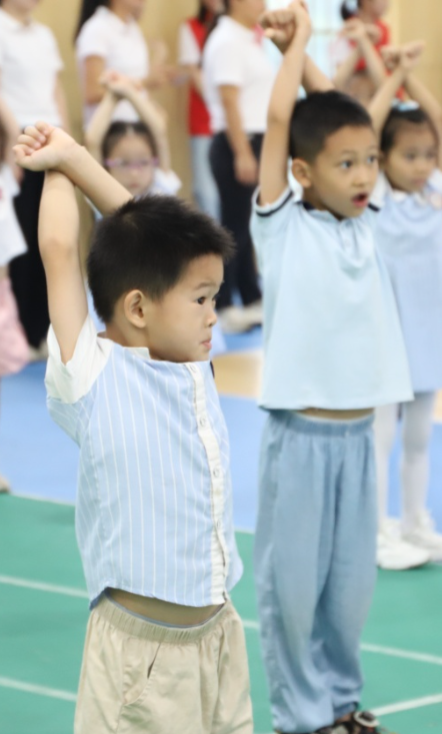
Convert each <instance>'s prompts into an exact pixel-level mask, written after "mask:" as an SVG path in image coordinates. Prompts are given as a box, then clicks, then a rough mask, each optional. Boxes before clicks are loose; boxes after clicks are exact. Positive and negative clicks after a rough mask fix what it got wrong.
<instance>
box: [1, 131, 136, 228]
mask: <svg viewBox="0 0 442 734" xmlns="http://www.w3.org/2000/svg"><path fill="white" fill-rule="evenodd" d="M18 143H19V144H18V145H16V146H15V148H14V151H15V154H16V161H17V163H18V164H19V165H20V166H22V167H23V168H29V169H31V170H33V171H46V170H57V171H60V172H61V173H64V174H65V175H66V176H67V177H68V178H69V179H70V180H71V181H72V183H74V184H75V185H76V186H78V188H79V189H80V190H81V191H82V192H83V193H84V195H85V196H87V197H88V199H90V200H91V201H92V203H93V204H94V206H96V208H97V209H98V210H99V211H100V212H102V214H110V213H111V212H113V211H115V209H118V207H120V206H122V205H123V204H125V203H126V202H127V201H129V199H131V198H132V196H131V195H130V193H129V192H128V191H127V189H125V188H124V186H122V185H121V184H119V183H118V181H116V179H114V178H113V177H112V176H110V175H109V174H108V173H107V171H105V170H104V168H103V167H102V166H100V164H99V163H98V162H97V161H96V160H94V158H92V156H91V154H90V153H88V152H87V150H86V148H83V147H82V146H81V145H78V143H76V142H75V140H74V139H73V138H71V136H70V135H68V134H67V133H65V132H64V131H63V130H60V128H54V127H53V126H52V125H49V124H48V123H47V122H37V123H36V124H35V126H30V127H27V128H26V129H25V132H24V133H23V134H22V135H20V136H19V138H18Z"/></svg>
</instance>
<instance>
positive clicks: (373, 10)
mask: <svg viewBox="0 0 442 734" xmlns="http://www.w3.org/2000/svg"><path fill="white" fill-rule="evenodd" d="M389 5H390V0H344V2H343V3H342V6H341V15H342V18H343V19H344V20H350V19H351V18H359V20H361V21H362V22H363V23H365V24H366V25H368V26H370V36H371V41H372V43H373V46H374V47H375V49H376V50H377V51H378V52H379V53H380V51H381V49H382V47H383V46H388V45H389V44H390V43H391V33H390V28H389V26H388V25H387V24H386V23H384V22H383V21H382V20H381V18H382V16H383V15H385V13H386V12H387V10H388V7H389ZM365 69H366V62H365V59H363V58H362V59H360V61H359V63H358V65H357V67H356V71H364V70H365Z"/></svg>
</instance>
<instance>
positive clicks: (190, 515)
mask: <svg viewBox="0 0 442 734" xmlns="http://www.w3.org/2000/svg"><path fill="white" fill-rule="evenodd" d="M46 386H47V390H48V407H49V411H50V413H51V415H52V417H53V418H54V420H55V421H56V422H57V423H58V424H59V425H60V426H61V427H62V428H63V430H65V431H66V433H68V435H69V436H71V438H73V439H74V441H76V443H77V444H78V445H79V447H80V468H79V477H78V497H77V511H76V530H77V539H78V544H79V547H80V552H81V556H82V560H83V566H84V572H85V576H86V582H87V587H88V592H89V597H90V600H91V603H93V602H94V601H95V600H96V599H97V598H98V597H99V595H100V594H101V593H102V592H103V591H104V589H105V588H107V587H113V588H117V589H123V590H125V591H129V592H132V593H134V594H140V595H142V596H146V597H155V598H158V599H163V600H165V601H168V602H172V603H175V604H183V605H187V606H194V607H201V606H207V605H210V604H221V603H223V601H225V599H226V598H227V593H228V592H229V591H230V589H231V588H232V587H233V586H234V585H235V584H236V582H237V581H238V580H239V578H240V577H241V574H242V564H241V560H240V558H239V555H238V552H237V548H236V543H235V537H234V530H233V515H232V491H231V481H230V468H229V442H228V435H227V430H226V426H225V422H224V417H223V414H222V412H221V407H220V404H219V399H218V394H217V391H216V388H215V384H214V380H213V375H212V372H211V366H210V363H209V362H198V363H186V364H176V363H171V362H160V361H156V360H152V359H150V357H149V352H148V350H147V349H131V348H125V347H121V346H120V345H118V344H115V343H114V342H112V341H110V340H108V339H101V338H100V337H98V336H97V333H96V330H95V327H94V325H93V323H92V321H91V319H90V317H88V319H87V320H86V322H85V324H84V326H83V329H82V332H81V334H80V336H79V339H78V342H77V345H76V349H75V353H74V356H73V358H72V360H71V361H70V362H68V364H67V365H64V364H63V363H62V361H61V357H60V350H59V347H58V344H57V341H56V338H55V335H54V333H53V331H52V329H51V330H50V334H49V361H48V369H47V374H46Z"/></svg>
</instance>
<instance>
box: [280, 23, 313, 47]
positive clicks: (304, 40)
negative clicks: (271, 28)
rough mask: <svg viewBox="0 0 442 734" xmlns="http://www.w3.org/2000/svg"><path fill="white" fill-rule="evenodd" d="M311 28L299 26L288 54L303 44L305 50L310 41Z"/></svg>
mask: <svg viewBox="0 0 442 734" xmlns="http://www.w3.org/2000/svg"><path fill="white" fill-rule="evenodd" d="M310 35H311V32H310V27H309V26H308V25H305V26H299V27H298V28H297V30H296V33H295V35H294V36H293V39H292V42H291V43H290V44H289V46H288V48H287V50H286V54H287V53H290V52H291V51H293V49H295V50H296V49H298V48H299V45H300V44H302V46H303V47H304V48H305V47H306V46H307V44H308V42H309V40H310Z"/></svg>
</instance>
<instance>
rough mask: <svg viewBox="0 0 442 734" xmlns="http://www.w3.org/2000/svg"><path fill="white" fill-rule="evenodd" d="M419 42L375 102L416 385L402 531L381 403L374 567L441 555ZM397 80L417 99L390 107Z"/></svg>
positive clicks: (384, 241)
mask: <svg viewBox="0 0 442 734" xmlns="http://www.w3.org/2000/svg"><path fill="white" fill-rule="evenodd" d="M422 48H423V46H422V44H421V43H417V44H416V43H415V44H410V45H408V46H406V47H404V48H403V49H402V50H397V49H392V50H390V51H389V52H388V54H387V56H386V58H387V59H388V61H389V66H390V68H391V70H392V74H391V76H390V77H389V78H388V79H387V81H386V82H385V84H384V86H383V87H382V89H381V90H380V91H379V93H378V95H377V97H376V98H375V99H374V100H373V103H372V105H371V112H372V116H373V119H374V123H375V126H376V128H377V129H378V130H379V131H380V133H381V151H382V160H383V174H382V175H381V178H380V181H379V184H378V187H377V190H375V197H376V198H375V203H376V201H377V202H378V203H380V204H381V206H382V211H381V213H380V215H379V217H378V229H377V243H378V246H379V249H380V251H381V253H382V255H383V257H384V260H385V262H386V265H387V267H388V270H389V273H390V277H391V280H392V284H393V290H394V293H395V296H396V301H397V305H398V312H399V315H400V319H401V325H402V330H403V334H404V339H405V345H406V348H407V353H408V360H409V364H410V372H411V378H412V383H413V390H414V401H412V402H410V403H405V404H404V405H403V406H402V418H403V430H402V465H401V483H402V521H401V525H400V528H398V527H397V526H396V525H395V524H394V523H393V524H392V522H391V521H389V520H388V518H387V497H388V475H389V458H390V454H391V450H392V447H393V443H394V439H395V435H396V427H397V419H398V406H396V405H391V406H387V407H383V408H380V409H379V410H378V413H377V421H376V450H377V464H378V487H379V509H380V529H379V538H378V564H379V565H380V566H382V567H383V568H390V569H392V570H395V569H396V570H401V569H404V568H409V567H411V566H414V565H420V564H422V563H424V562H426V561H428V560H439V561H440V560H442V535H440V534H438V533H436V532H435V530H434V525H433V523H432V520H431V517H430V514H429V512H428V510H427V508H426V498H427V492H428V474H429V443H430V436H431V428H432V422H433V413H434V403H435V397H436V392H437V390H439V389H440V388H442V172H441V171H440V170H438V169H437V164H438V150H439V145H440V140H441V133H442V110H441V108H440V106H439V104H438V103H437V102H436V100H435V99H434V97H433V96H432V95H431V94H430V92H429V91H428V90H427V89H426V88H425V87H424V86H423V85H422V84H421V83H420V82H419V81H418V79H417V78H416V77H415V76H414V75H413V74H412V73H411V72H410V71H408V72H407V68H408V69H412V68H413V66H414V65H416V63H417V61H418V59H419V57H420V54H421V53H422ZM399 62H400V63H399ZM402 85H405V89H406V91H407V92H408V94H409V96H410V97H411V98H412V99H414V100H416V102H418V103H419V104H416V103H414V104H413V103H411V104H410V103H405V104H404V103H399V104H398V105H396V106H395V107H394V108H393V109H391V102H392V99H393V97H394V95H395V94H396V93H397V90H398V89H399V88H400V87H401V86H402ZM404 541H405V543H404Z"/></svg>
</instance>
